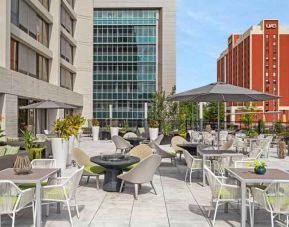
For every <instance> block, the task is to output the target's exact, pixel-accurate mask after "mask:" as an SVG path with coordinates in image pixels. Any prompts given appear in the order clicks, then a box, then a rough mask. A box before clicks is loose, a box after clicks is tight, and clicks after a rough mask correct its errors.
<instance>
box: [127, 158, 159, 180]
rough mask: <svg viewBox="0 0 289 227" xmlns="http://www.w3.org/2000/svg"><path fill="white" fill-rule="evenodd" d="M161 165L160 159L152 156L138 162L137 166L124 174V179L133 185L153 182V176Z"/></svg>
mask: <svg viewBox="0 0 289 227" xmlns="http://www.w3.org/2000/svg"><path fill="white" fill-rule="evenodd" d="M160 164H161V157H160V156H159V155H156V154H153V155H150V156H148V157H147V158H145V159H143V160H142V161H140V162H139V163H138V164H137V166H136V167H135V168H133V169H131V170H130V171H129V172H127V173H125V179H127V180H128V181H130V182H133V183H135V184H138V183H139V184H140V183H146V182H150V181H152V180H153V176H154V174H155V172H156V170H157V168H158V167H159V165H160Z"/></svg>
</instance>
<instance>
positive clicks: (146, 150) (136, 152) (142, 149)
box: [129, 144, 153, 160]
mask: <svg viewBox="0 0 289 227" xmlns="http://www.w3.org/2000/svg"><path fill="white" fill-rule="evenodd" d="M129 154H130V155H131V156H135V157H138V158H140V160H143V159H145V158H146V157H148V156H150V155H152V154H153V151H152V149H151V148H150V147H149V146H148V145H146V144H140V145H138V146H136V147H134V148H132V149H131V150H130V152H129Z"/></svg>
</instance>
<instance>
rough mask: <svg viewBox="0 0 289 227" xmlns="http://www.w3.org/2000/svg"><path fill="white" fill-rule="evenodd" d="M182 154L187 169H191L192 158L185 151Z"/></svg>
mask: <svg viewBox="0 0 289 227" xmlns="http://www.w3.org/2000/svg"><path fill="white" fill-rule="evenodd" d="M183 154H184V157H185V161H186V164H187V167H188V168H191V167H192V165H193V161H194V158H193V156H192V155H191V154H190V153H189V152H188V151H186V150H184V151H183Z"/></svg>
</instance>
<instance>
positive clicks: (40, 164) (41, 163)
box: [31, 159, 56, 169]
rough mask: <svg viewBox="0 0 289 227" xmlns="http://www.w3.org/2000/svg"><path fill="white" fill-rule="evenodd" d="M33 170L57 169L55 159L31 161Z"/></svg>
mask: <svg viewBox="0 0 289 227" xmlns="http://www.w3.org/2000/svg"><path fill="white" fill-rule="evenodd" d="M31 165H32V168H39V169H40V168H56V160H55V159H33V160H32V161H31Z"/></svg>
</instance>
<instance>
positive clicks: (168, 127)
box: [161, 121, 173, 144]
mask: <svg viewBox="0 0 289 227" xmlns="http://www.w3.org/2000/svg"><path fill="white" fill-rule="evenodd" d="M161 128H162V133H163V134H164V138H163V139H162V141H161V144H170V143H171V140H172V138H173V135H172V129H173V127H172V124H171V123H170V122H167V121H165V122H163V124H162V127H161Z"/></svg>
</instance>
